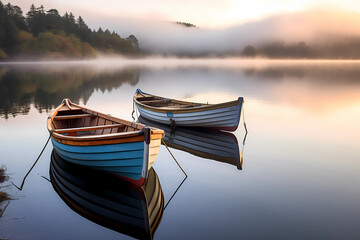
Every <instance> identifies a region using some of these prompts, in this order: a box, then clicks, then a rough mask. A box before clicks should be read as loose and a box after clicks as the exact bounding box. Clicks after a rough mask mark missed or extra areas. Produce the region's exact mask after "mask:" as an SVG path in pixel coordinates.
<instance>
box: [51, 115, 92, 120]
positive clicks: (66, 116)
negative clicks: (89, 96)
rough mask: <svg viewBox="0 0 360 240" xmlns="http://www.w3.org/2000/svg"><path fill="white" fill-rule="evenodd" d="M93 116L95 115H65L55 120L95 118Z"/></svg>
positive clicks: (56, 117)
mask: <svg viewBox="0 0 360 240" xmlns="http://www.w3.org/2000/svg"><path fill="white" fill-rule="evenodd" d="M93 116H94V115H92V114H76V115H63V116H55V117H54V120H62V119H75V118H87V117H93Z"/></svg>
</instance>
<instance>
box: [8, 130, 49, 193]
mask: <svg viewBox="0 0 360 240" xmlns="http://www.w3.org/2000/svg"><path fill="white" fill-rule="evenodd" d="M52 133H53V132H50V135H49V138H48V139H47V141H46V143H45V146H44V147H43V149H42V150H41V152H40V154H39V156H38V157H37V159H36V161H35V162H34V164H33V165H32V166H31V168H30V170H29V171H28V172H27V173H26V175H25V177H24V179H23V181H22V183H21V186H20V187H18V186H16V185H15V183H13V182H11V183H12V184H13V185H14V186H15V187H16V188H17V189H19V190H20V191H21V190H22V189H23V187H24V184H25V180H26V178H27V176H28V175H29V174H30V172H31V170H32V169H33V168H34V167H35V165H36V163H37V162H38V161H39V159H40V157H41V155H42V154H43V152H44V150H45V148H46V146H47V145H48V143H49V140H50V138H51V136H52Z"/></svg>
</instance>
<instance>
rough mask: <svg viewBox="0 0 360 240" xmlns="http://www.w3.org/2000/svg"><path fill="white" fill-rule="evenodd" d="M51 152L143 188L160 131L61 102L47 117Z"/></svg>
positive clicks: (155, 151)
mask: <svg viewBox="0 0 360 240" xmlns="http://www.w3.org/2000/svg"><path fill="white" fill-rule="evenodd" d="M47 128H48V130H49V132H50V134H51V140H52V144H53V146H54V149H55V151H56V152H57V153H58V154H59V155H60V156H61V157H62V158H63V159H65V160H67V161H69V162H72V163H75V164H79V165H82V166H86V167H90V168H96V169H99V170H102V171H107V172H111V173H114V174H116V175H119V176H121V177H123V178H125V179H127V180H129V181H133V182H135V183H136V184H138V185H142V184H144V182H145V181H146V179H147V175H148V170H149V169H150V168H151V166H152V164H153V163H154V162H155V160H156V157H157V154H158V152H159V147H160V145H161V139H162V138H163V136H164V131H163V130H160V129H157V128H150V127H146V126H145V125H143V124H139V123H134V122H129V121H126V120H122V119H119V118H116V117H112V116H109V115H106V114H103V113H100V112H97V111H94V110H90V109H88V108H85V107H82V106H79V105H76V104H74V103H72V102H71V101H70V100H69V99H64V100H63V102H62V103H61V104H60V106H59V107H57V108H56V109H55V111H54V112H53V113H52V114H51V115H50V116H49V118H48V120H47Z"/></svg>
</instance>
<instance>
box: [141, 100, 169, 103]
mask: <svg viewBox="0 0 360 240" xmlns="http://www.w3.org/2000/svg"><path fill="white" fill-rule="evenodd" d="M162 102H164V103H165V102H166V101H164V100H163V99H159V100H149V101H141V103H143V104H148V103H162Z"/></svg>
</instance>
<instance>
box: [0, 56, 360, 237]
mask: <svg viewBox="0 0 360 240" xmlns="http://www.w3.org/2000/svg"><path fill="white" fill-rule="evenodd" d="M359 69H360V63H359V62H358V61H305V60H292V61H285V60H276V61H273V60H264V59H257V60H244V59H234V58H233V59H230V58H229V59H222V60H220V59H196V60H192V59H177V58H167V59H161V58H149V59H115V58H107V59H97V60H91V61H72V62H60V61H57V62H48V63H43V62H36V63H29V62H27V63H14V64H4V63H3V64H1V65H0V139H2V140H0V143H1V144H0V151H1V153H2V162H1V164H4V165H5V166H6V167H7V172H8V173H9V175H10V177H11V181H13V182H14V183H16V184H18V183H21V181H22V178H23V176H24V175H25V174H26V172H27V171H28V168H29V167H30V166H31V165H32V164H33V161H34V159H36V157H37V156H38V154H39V151H40V150H41V148H42V147H43V145H44V143H45V141H46V139H47V137H48V132H47V129H46V119H47V116H48V113H49V112H50V111H51V110H52V109H54V108H55V107H56V106H57V105H58V104H59V103H60V102H61V100H62V99H63V98H65V97H70V98H71V100H72V101H73V102H75V103H80V104H81V105H85V106H86V107H88V108H90V109H96V110H99V111H101V112H104V113H107V114H111V115H112V116H116V117H120V118H123V119H127V120H130V121H131V120H132V118H131V113H132V110H133V109H132V97H133V94H134V92H135V91H136V89H138V88H140V89H141V90H143V91H145V92H149V93H153V94H157V95H161V96H165V97H171V98H176V99H184V100H193V101H198V102H209V103H219V102H224V101H230V100H234V99H237V98H238V97H239V96H242V97H244V99H245V103H244V112H243V115H242V119H241V122H240V126H239V128H238V129H237V131H235V132H233V133H232V134H230V137H228V138H229V139H231V141H232V142H233V143H234V144H235V146H236V144H237V145H238V148H239V150H240V151H241V153H242V157H243V165H242V168H243V170H241V171H240V170H238V169H237V167H236V166H234V165H231V164H227V163H224V162H221V161H217V160H216V159H215V160H214V159H210V158H206V156H203V157H201V156H199V155H196V154H192V153H191V152H187V151H185V150H180V149H176V148H171V151H172V153H173V154H174V156H175V157H176V158H177V160H178V161H179V162H180V164H181V166H182V167H183V169H185V171H186V172H187V174H188V176H189V177H188V178H187V179H186V181H185V182H184V184H183V185H182V187H181V188H180V189H179V190H178V192H177V194H176V195H175V197H174V198H173V199H172V201H171V202H170V204H169V205H168V207H167V208H166V209H165V211H164V212H163V215H162V219H161V222H160V224H159V227H158V229H157V230H156V232H155V239H192V238H197V239H240V238H246V239H256V238H262V237H263V236H266V238H271V239H279V238H283V239H285V238H292V237H293V236H297V237H298V238H307V239H308V238H312V239H328V238H347V239H351V238H354V237H355V238H357V236H359V235H358V227H357V219H358V218H359V217H360V214H359V212H358V211H357V210H356V209H359V207H360V206H359V203H360V191H359V188H358V182H359V181H360V179H359V174H358V172H359V170H360V164H359V161H358V159H359V158H360V156H359V151H358V147H359V146H358V141H357V139H359V138H360V135H359V134H360V125H359V122H360V83H359V81H358V79H359V78H360V70H359ZM135 115H136V114H135ZM244 118H245V120H246V124H247V128H248V130H249V132H248V135H247V137H246V141H245V145H242V141H243V139H244V135H245V130H244V127H243V125H242V124H243V120H244ZM187 134H189V133H187ZM197 134H198V136H201V135H200V133H196V132H195V135H194V136H195V137H194V136H188V137H190V138H196V136H197ZM190 135H191V134H190ZM176 136H181V137H184V135H183V133H176V132H175V133H174V135H171V136H169V137H176ZM185 136H186V135H185ZM207 136H210V135H207ZM226 136H229V134H225V135H222V137H226ZM234 139H235V140H236V141H234ZM208 140H209V141H210V142H211V141H212V139H211V138H209V137H208ZM51 151H52V147H51V146H48V147H47V148H46V149H45V151H44V153H43V155H42V157H41V158H40V160H39V162H38V164H37V165H36V166H35V168H34V169H33V172H32V173H31V174H30V175H29V177H28V179H27V182H26V183H25V187H24V190H23V191H22V192H19V191H18V190H17V189H16V188H15V187H12V185H11V186H10V187H9V189H8V190H7V192H8V193H9V194H10V196H11V197H15V198H16V199H17V200H14V201H11V203H10V204H9V206H8V208H7V209H6V211H5V214H4V215H3V216H2V217H1V221H2V226H3V229H2V231H1V236H0V237H1V238H9V239H21V238H22V237H23V236H26V238H27V239H64V238H67V239H74V238H78V239H84V238H86V239H99V238H101V239H114V238H121V239H123V238H124V239H130V237H129V236H127V235H125V234H122V233H121V232H120V233H119V232H117V231H113V230H111V229H110V228H107V227H104V226H101V225H98V224H96V221H92V220H91V219H88V218H84V217H82V216H81V215H80V214H78V213H77V211H74V210H73V209H72V208H71V207H68V205H67V203H65V202H64V201H63V200H62V198H60V197H59V196H58V194H57V193H56V192H55V190H54V189H53V187H52V185H51V183H49V182H48V181H47V180H45V178H47V179H50V176H49V167H50V159H51ZM154 170H155V172H156V174H157V176H158V177H159V183H160V185H161V191H162V192H163V195H164V199H165V202H166V201H167V200H169V198H170V197H171V196H172V194H173V192H174V191H175V190H176V189H177V187H178V186H179V184H180V183H181V181H182V180H183V174H182V172H181V171H180V170H179V169H178V167H177V165H176V163H175V162H174V161H173V160H172V158H171V156H170V155H169V153H168V152H167V150H166V148H165V147H164V146H161V147H160V152H159V155H158V158H157V160H156V162H155V164H154ZM42 176H43V177H45V178H43V177H42ZM189 219H191V221H189ZM54 222H56V223H57V225H58V227H57V228H56V229H55V230H54V229H53V228H52V226H53V225H52V223H54ZM49 224H51V225H49ZM179 226H181V227H179ZM239 226H241V227H239ZM314 226H316V228H314ZM62 229H68V231H62ZM309 229H311V232H309ZM329 229H330V230H331V229H336V231H330V230H329Z"/></svg>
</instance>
